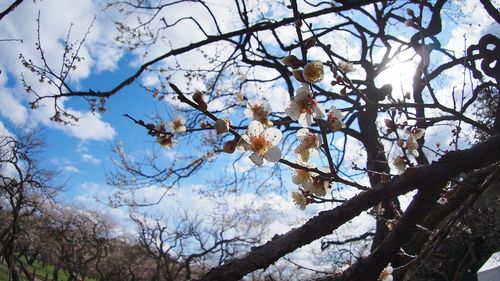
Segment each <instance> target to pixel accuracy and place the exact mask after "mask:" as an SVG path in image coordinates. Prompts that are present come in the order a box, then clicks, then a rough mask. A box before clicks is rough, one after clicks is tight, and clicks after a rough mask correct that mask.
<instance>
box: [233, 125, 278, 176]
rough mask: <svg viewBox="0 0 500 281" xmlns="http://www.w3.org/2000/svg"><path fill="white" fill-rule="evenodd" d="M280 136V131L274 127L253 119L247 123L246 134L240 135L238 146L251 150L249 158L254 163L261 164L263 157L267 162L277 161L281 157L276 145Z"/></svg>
mask: <svg viewBox="0 0 500 281" xmlns="http://www.w3.org/2000/svg"><path fill="white" fill-rule="evenodd" d="M281 137H282V134H281V131H280V130H278V129H276V128H267V129H265V130H264V125H262V123H260V122H259V121H256V120H253V121H252V122H250V124H249V125H248V130H247V134H246V135H242V136H241V140H242V141H240V142H239V146H240V147H242V148H243V149H245V150H250V151H252V152H253V153H252V155H250V160H252V162H253V163H254V164H255V165H258V166H262V164H263V163H264V158H265V159H266V160H267V161H269V162H278V161H279V160H280V159H281V150H280V149H279V147H277V146H276V145H277V144H278V143H279V142H280V140H281Z"/></svg>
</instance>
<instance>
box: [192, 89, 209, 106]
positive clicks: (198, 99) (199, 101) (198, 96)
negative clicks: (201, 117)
mask: <svg viewBox="0 0 500 281" xmlns="http://www.w3.org/2000/svg"><path fill="white" fill-rule="evenodd" d="M193 100H194V101H195V102H196V104H197V105H198V107H199V109H200V110H201V111H207V109H208V105H207V103H206V102H205V101H204V100H203V93H202V92H200V91H196V92H195V93H194V94H193Z"/></svg>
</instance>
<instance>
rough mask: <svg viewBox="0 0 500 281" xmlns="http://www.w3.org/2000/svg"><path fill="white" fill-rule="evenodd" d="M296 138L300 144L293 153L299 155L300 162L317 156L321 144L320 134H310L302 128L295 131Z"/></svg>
mask: <svg viewBox="0 0 500 281" xmlns="http://www.w3.org/2000/svg"><path fill="white" fill-rule="evenodd" d="M296 136H297V139H298V140H299V141H300V144H299V146H297V148H295V153H296V154H298V155H299V157H300V159H301V160H302V161H305V162H307V161H309V157H310V156H311V154H313V155H314V156H317V155H318V154H319V147H320V146H321V144H322V143H323V142H322V140H321V135H320V134H315V133H311V132H309V129H307V128H302V129H300V130H298V131H297V134H296Z"/></svg>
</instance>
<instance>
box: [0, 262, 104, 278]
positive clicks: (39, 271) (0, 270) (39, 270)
mask: <svg viewBox="0 0 500 281" xmlns="http://www.w3.org/2000/svg"><path fill="white" fill-rule="evenodd" d="M23 262H24V259H23ZM25 264H26V263H25ZM27 268H28V270H29V271H30V272H33V271H35V275H36V278H37V280H45V276H46V275H47V274H48V276H49V278H48V280H52V271H53V270H54V266H52V265H46V267H43V265H42V263H41V262H38V261H35V262H34V263H33V265H31V266H30V265H28V266H27ZM21 276H22V278H21V280H23V281H27V279H26V278H24V276H23V275H22V274H21ZM7 280H9V269H8V268H7V265H6V264H5V263H0V281H7ZM58 280H60V281H67V280H68V274H67V273H66V272H65V271H63V270H59V273H58ZM95 280H96V279H94V278H85V281H95Z"/></svg>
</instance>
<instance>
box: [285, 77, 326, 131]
mask: <svg viewBox="0 0 500 281" xmlns="http://www.w3.org/2000/svg"><path fill="white" fill-rule="evenodd" d="M323 112H324V109H323V107H322V106H321V105H320V104H318V102H317V101H316V100H315V99H314V97H313V95H312V92H311V90H310V89H309V86H308V85H307V84H302V87H300V88H298V89H297V91H296V92H295V97H294V98H293V100H291V101H290V104H289V105H288V107H287V108H286V109H285V113H286V115H288V116H289V117H290V118H292V120H295V121H298V122H299V124H300V125H301V126H302V127H308V126H310V125H311V124H312V119H313V115H314V117H315V118H318V119H321V118H323V117H324V115H325V114H324V113H323Z"/></svg>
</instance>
